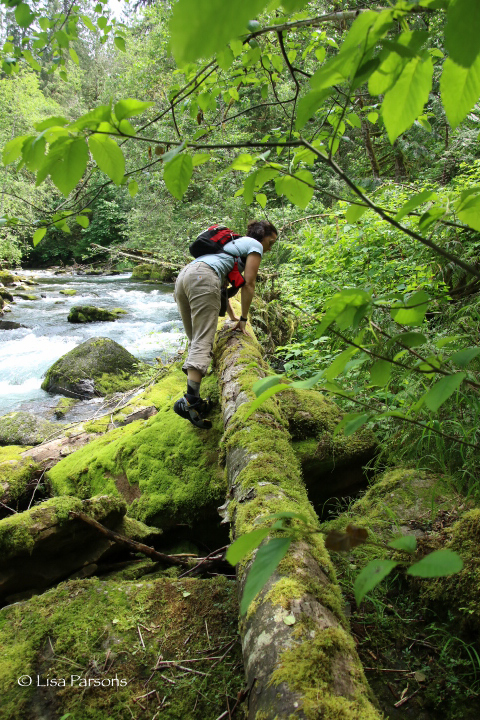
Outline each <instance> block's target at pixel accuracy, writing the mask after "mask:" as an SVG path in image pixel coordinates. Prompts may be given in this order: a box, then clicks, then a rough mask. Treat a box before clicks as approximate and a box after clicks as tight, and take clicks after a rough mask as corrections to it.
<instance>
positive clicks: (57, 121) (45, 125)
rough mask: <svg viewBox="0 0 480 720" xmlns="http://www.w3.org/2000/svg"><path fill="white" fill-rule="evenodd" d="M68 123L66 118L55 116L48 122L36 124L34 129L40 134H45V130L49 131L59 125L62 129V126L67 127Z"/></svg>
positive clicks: (47, 120) (48, 119)
mask: <svg viewBox="0 0 480 720" xmlns="http://www.w3.org/2000/svg"><path fill="white" fill-rule="evenodd" d="M67 123H68V120H67V119H66V118H64V117H59V116H57V115H55V116H53V117H49V118H47V119H46V120H42V122H39V123H35V124H34V126H33V127H34V128H35V130H38V132H43V131H44V130H48V129H49V128H51V127H55V126H57V125H58V127H62V125H66V124H67Z"/></svg>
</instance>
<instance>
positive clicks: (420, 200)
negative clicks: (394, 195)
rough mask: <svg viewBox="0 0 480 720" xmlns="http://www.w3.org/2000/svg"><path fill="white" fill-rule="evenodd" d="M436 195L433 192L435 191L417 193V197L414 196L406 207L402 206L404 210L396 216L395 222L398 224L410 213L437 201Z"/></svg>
mask: <svg viewBox="0 0 480 720" xmlns="http://www.w3.org/2000/svg"><path fill="white" fill-rule="evenodd" d="M436 197H437V196H436V194H435V193H434V192H433V190H423V191H422V192H421V193H417V195H414V196H413V197H411V198H410V199H409V200H408V201H407V202H406V203H405V205H403V206H402V208H401V209H400V210H399V211H398V213H397V214H396V215H395V220H396V221H397V222H400V220H402V219H403V218H404V217H405V215H408V213H410V212H412V211H413V210H415V209H416V208H417V207H419V206H420V205H424V204H425V203H426V202H428V201H429V200H435V199H436Z"/></svg>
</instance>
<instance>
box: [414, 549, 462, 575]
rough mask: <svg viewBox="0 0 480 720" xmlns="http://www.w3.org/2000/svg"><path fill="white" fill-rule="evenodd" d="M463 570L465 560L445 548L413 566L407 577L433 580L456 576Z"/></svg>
mask: <svg viewBox="0 0 480 720" xmlns="http://www.w3.org/2000/svg"><path fill="white" fill-rule="evenodd" d="M461 570H463V560H462V558H461V557H460V555H458V554H457V553H456V552H454V551H453V550H449V549H448V548H444V549H443V550H435V552H432V553H430V554H429V555H426V556H425V557H424V558H422V559H421V560H420V561H419V562H417V563H415V564H414V565H411V566H410V567H409V568H408V570H407V575H413V576H414V577H422V578H432V577H445V576H447V575H455V573H458V572H460V571H461Z"/></svg>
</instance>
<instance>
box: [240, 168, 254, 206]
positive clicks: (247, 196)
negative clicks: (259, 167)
mask: <svg viewBox="0 0 480 720" xmlns="http://www.w3.org/2000/svg"><path fill="white" fill-rule="evenodd" d="M255 177H256V173H252V174H251V175H249V176H248V177H246V178H245V181H244V183H243V199H244V201H245V205H251V204H252V202H253V191H254V187H255Z"/></svg>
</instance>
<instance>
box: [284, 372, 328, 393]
mask: <svg viewBox="0 0 480 720" xmlns="http://www.w3.org/2000/svg"><path fill="white" fill-rule="evenodd" d="M323 375H324V371H323V370H321V371H320V372H318V373H316V374H315V375H312V377H310V378H308V380H295V382H292V383H291V387H295V388H299V389H300V390H310V389H311V388H312V387H314V385H316V384H317V383H318V382H319V381H320V380H321V378H323Z"/></svg>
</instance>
